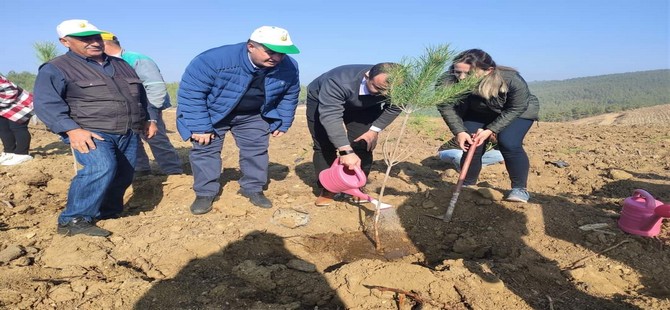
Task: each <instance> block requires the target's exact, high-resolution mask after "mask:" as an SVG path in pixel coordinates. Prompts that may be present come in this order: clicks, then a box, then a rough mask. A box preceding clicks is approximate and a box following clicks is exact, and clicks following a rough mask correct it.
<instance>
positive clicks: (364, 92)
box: [358, 77, 370, 96]
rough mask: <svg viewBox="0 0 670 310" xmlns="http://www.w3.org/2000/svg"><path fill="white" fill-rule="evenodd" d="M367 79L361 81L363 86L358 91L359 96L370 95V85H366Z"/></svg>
mask: <svg viewBox="0 0 670 310" xmlns="http://www.w3.org/2000/svg"><path fill="white" fill-rule="evenodd" d="M366 81H367V79H366V78H365V77H363V80H362V81H361V86H360V87H359V89H358V94H359V95H363V96H365V95H370V90H369V89H368V84H367V83H365V82H366Z"/></svg>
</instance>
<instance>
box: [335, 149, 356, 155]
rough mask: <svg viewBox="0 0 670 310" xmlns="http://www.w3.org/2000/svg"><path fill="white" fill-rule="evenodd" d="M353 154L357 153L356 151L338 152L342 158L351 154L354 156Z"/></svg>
mask: <svg viewBox="0 0 670 310" xmlns="http://www.w3.org/2000/svg"><path fill="white" fill-rule="evenodd" d="M353 153H355V152H354V150H344V151H337V154H338V155H340V156H344V155H349V154H353Z"/></svg>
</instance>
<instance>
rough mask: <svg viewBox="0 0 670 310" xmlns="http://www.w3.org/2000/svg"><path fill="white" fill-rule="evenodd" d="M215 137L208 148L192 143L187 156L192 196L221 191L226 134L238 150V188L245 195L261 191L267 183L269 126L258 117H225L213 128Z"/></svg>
mask: <svg viewBox="0 0 670 310" xmlns="http://www.w3.org/2000/svg"><path fill="white" fill-rule="evenodd" d="M214 131H215V135H216V137H214V139H213V140H212V141H211V142H210V143H209V144H208V145H200V144H198V143H197V142H193V143H192V145H193V148H192V149H191V153H190V154H189V159H190V161H191V170H193V190H194V191H195V194H196V196H210V197H211V196H216V195H218V194H219V191H220V190H221V183H219V177H220V176H221V164H222V163H221V150H222V149H223V139H224V137H225V135H226V133H227V132H228V131H230V132H231V133H232V134H233V137H234V138H235V143H236V144H237V147H238V148H239V149H240V158H239V161H240V171H241V172H242V177H241V178H240V180H239V181H238V182H239V183H240V189H241V190H242V191H244V192H246V193H255V192H261V191H263V187H264V186H265V184H267V181H268V165H269V163H270V157H269V155H268V146H269V145H270V125H269V124H268V122H266V121H265V120H264V119H263V117H261V115H260V114H251V115H247V114H240V115H228V116H226V118H224V119H223V120H222V121H221V122H219V123H217V124H215V125H214Z"/></svg>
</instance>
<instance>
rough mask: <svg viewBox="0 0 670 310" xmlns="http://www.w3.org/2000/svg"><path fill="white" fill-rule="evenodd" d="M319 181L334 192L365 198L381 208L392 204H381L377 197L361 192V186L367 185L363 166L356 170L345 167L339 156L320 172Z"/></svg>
mask: <svg viewBox="0 0 670 310" xmlns="http://www.w3.org/2000/svg"><path fill="white" fill-rule="evenodd" d="M319 181H320V182H321V185H323V187H324V188H325V189H327V190H328V191H329V192H332V193H345V194H349V195H351V196H355V197H358V198H361V199H365V200H367V201H369V202H371V203H373V204H374V205H375V206H379V208H380V209H385V208H390V207H391V205H390V204H386V203H382V204H380V203H379V201H378V200H377V199H374V198H372V197H370V195H368V194H365V193H363V192H361V190H360V188H361V187H363V186H364V185H365V183H366V182H367V178H366V177H365V173H364V172H363V170H361V168H359V167H356V168H355V169H354V170H351V169H349V168H346V167H344V165H342V164H340V159H339V158H337V159H335V161H334V162H333V164H332V165H331V166H330V168H328V169H326V170H323V171H321V173H319Z"/></svg>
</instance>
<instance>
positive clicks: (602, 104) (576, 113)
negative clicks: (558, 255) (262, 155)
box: [5, 69, 670, 122]
mask: <svg viewBox="0 0 670 310" xmlns="http://www.w3.org/2000/svg"><path fill="white" fill-rule="evenodd" d="M5 76H6V77H7V78H9V79H10V80H11V81H13V82H14V83H16V84H17V85H19V86H21V87H23V88H25V89H27V90H29V91H32V90H33V84H34V83H35V75H34V74H32V73H29V72H20V73H17V72H14V71H10V72H9V73H7V74H6V75H5ZM528 85H529V87H530V90H531V92H532V93H533V94H535V95H536V96H537V97H538V98H539V99H540V119H541V120H542V121H549V122H562V121H570V120H575V119H579V118H584V117H589V116H594V115H599V114H603V113H611V112H618V111H624V110H630V109H635V108H640V107H649V106H655V105H659V104H668V103H670V69H663V70H652V71H640V72H630V73H619V74H608V75H599V76H591V77H583V78H574V79H568V80H561V81H542V82H530V83H528ZM178 86H179V84H178V83H176V82H173V83H168V92H169V93H170V96H171V98H172V102H173V105H174V106H176V105H177V102H176V101H177V100H176V94H177V88H178ZM306 96H307V94H306V91H305V86H302V87H301V91H300V103H301V104H304V103H305V98H306ZM421 114H428V115H437V111H436V110H433V111H424V113H421Z"/></svg>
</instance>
